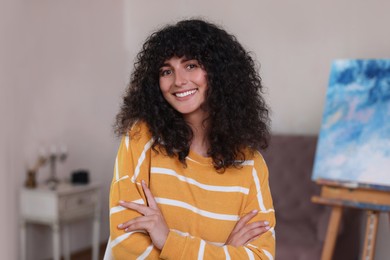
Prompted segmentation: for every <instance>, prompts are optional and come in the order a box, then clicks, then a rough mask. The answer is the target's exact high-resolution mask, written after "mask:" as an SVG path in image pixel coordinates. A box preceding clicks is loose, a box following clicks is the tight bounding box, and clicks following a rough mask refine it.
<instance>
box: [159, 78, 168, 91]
mask: <svg viewBox="0 0 390 260" xmlns="http://www.w3.org/2000/svg"><path fill="white" fill-rule="evenodd" d="M159 85H160V90H161V92H162V93H165V92H167V91H169V84H168V82H167V81H166V80H161V79H160V81H159Z"/></svg>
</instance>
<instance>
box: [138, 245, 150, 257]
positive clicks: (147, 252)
mask: <svg viewBox="0 0 390 260" xmlns="http://www.w3.org/2000/svg"><path fill="white" fill-rule="evenodd" d="M152 250H153V244H152V245H150V246H148V247H147V248H146V250H145V251H144V252H143V253H142V254H141V255H140V256H139V257H137V260H144V259H146V258H147V257H148V256H149V255H150V252H152Z"/></svg>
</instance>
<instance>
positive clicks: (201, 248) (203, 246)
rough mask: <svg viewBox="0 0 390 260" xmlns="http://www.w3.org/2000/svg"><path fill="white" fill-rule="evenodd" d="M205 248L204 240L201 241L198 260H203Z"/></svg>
mask: <svg viewBox="0 0 390 260" xmlns="http://www.w3.org/2000/svg"><path fill="white" fill-rule="evenodd" d="M205 246H206V242H204V241H203V240H200V245H199V252H198V260H203V255H204V248H205Z"/></svg>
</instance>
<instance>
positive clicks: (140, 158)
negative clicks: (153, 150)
mask: <svg viewBox="0 0 390 260" xmlns="http://www.w3.org/2000/svg"><path fill="white" fill-rule="evenodd" d="M152 144H153V138H152V139H150V140H149V141H148V142H147V143H146V144H145V146H144V149H143V151H142V153H141V155H140V157H139V158H138V162H137V166H136V167H135V170H134V176H133V177H132V178H131V181H132V182H135V180H136V179H137V177H138V175H139V171H140V168H141V165H142V163H143V162H144V160H145V157H146V152H147V151H148V150H149V149H150V147H152Z"/></svg>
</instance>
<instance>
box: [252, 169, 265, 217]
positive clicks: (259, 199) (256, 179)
mask: <svg viewBox="0 0 390 260" xmlns="http://www.w3.org/2000/svg"><path fill="white" fill-rule="evenodd" d="M252 176H253V181H254V182H255V185H256V191H257V202H258V203H259V208H260V210H261V211H267V210H266V208H265V206H264V201H263V195H262V194H261V188H260V180H259V176H257V171H256V169H255V168H253V170H252Z"/></svg>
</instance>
